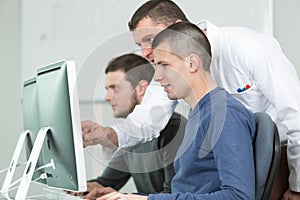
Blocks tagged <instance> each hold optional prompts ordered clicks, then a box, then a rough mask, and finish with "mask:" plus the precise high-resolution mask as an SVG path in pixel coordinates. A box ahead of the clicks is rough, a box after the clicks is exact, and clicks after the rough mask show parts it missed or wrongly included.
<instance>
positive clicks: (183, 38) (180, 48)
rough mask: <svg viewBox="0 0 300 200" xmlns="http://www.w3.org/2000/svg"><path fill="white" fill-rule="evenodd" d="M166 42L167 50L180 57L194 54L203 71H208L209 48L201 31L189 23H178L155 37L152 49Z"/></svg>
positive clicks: (209, 60)
mask: <svg viewBox="0 0 300 200" xmlns="http://www.w3.org/2000/svg"><path fill="white" fill-rule="evenodd" d="M163 42H167V43H168V45H169V46H168V47H169V48H170V49H169V50H170V51H171V52H172V53H174V54H176V55H178V56H180V57H187V56H189V55H190V54H196V55H198V56H199V57H200V59H201V61H202V63H203V69H204V70H205V71H210V63H211V47H210V43H209V41H208V39H207V37H206V35H205V34H204V33H203V32H202V31H201V29H200V28H199V27H198V26H196V25H195V24H192V23H190V22H178V23H175V24H172V25H170V26H168V27H167V28H166V29H164V30H163V31H161V32H160V33H158V34H157V35H156V37H155V38H154V40H153V42H152V48H153V49H155V48H157V47H158V46H159V45H160V44H161V43H163Z"/></svg>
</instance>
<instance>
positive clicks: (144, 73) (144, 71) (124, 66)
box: [105, 53, 154, 88]
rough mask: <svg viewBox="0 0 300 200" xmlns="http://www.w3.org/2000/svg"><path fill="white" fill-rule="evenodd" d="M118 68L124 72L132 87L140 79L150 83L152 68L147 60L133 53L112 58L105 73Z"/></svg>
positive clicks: (152, 73)
mask: <svg viewBox="0 0 300 200" xmlns="http://www.w3.org/2000/svg"><path fill="white" fill-rule="evenodd" d="M118 70H120V71H123V72H125V73H126V75H125V78H126V80H127V81H129V82H130V83H131V85H132V87H133V88H135V87H136V86H137V84H138V83H139V82H140V81H141V80H146V81H148V82H149V83H150V81H151V80H152V78H153V75H154V68H153V66H152V65H151V64H150V63H149V61H148V60H146V59H145V58H142V57H141V56H139V55H136V54H134V53H130V54H124V55H122V56H119V57H116V58H114V59H112V60H111V61H110V62H109V63H108V66H107V67H106V69H105V74H107V73H108V72H115V71H118Z"/></svg>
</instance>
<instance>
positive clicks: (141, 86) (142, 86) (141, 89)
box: [135, 80, 149, 98]
mask: <svg viewBox="0 0 300 200" xmlns="http://www.w3.org/2000/svg"><path fill="white" fill-rule="evenodd" d="M148 85H149V83H148V81H146V80H140V81H139V83H138V84H137V86H136V88H135V90H136V94H137V97H138V98H140V97H143V96H144V94H145V92H146V89H147V87H148Z"/></svg>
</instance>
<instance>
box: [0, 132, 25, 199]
mask: <svg viewBox="0 0 300 200" xmlns="http://www.w3.org/2000/svg"><path fill="white" fill-rule="evenodd" d="M29 134H30V131H28V130H26V131H24V132H23V133H21V135H20V136H19V139H18V142H17V145H16V148H15V151H14V154H13V157H12V158H11V161H10V164H9V168H8V170H7V173H6V176H5V179H4V182H3V185H2V189H1V191H3V196H5V197H6V198H9V197H8V192H7V191H8V190H9V186H10V184H11V181H12V178H13V176H14V173H15V170H16V167H17V165H18V160H19V157H20V155H21V152H22V148H23V145H24V143H25V140H26V136H27V135H29Z"/></svg>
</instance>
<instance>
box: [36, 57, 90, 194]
mask: <svg viewBox="0 0 300 200" xmlns="http://www.w3.org/2000/svg"><path fill="white" fill-rule="evenodd" d="M36 86H37V97H38V111H39V124H40V128H41V127H47V126H48V127H50V129H51V131H50V132H48V133H47V135H46V138H45V141H44V143H43V147H42V154H43V162H44V164H46V163H50V162H52V161H53V162H54V165H55V168H52V167H49V168H45V172H46V173H47V174H48V178H47V179H46V181H47V185H48V186H50V187H54V188H60V189H65V190H71V191H86V176H85V161H84V154H83V143H82V133H81V124H80V123H81V122H80V114H79V101H78V94H77V88H76V68H75V63H74V61H69V60H65V61H61V62H57V63H54V64H50V65H48V66H45V67H42V68H39V69H37V77H36Z"/></svg>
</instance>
